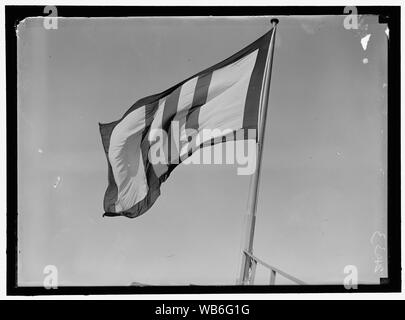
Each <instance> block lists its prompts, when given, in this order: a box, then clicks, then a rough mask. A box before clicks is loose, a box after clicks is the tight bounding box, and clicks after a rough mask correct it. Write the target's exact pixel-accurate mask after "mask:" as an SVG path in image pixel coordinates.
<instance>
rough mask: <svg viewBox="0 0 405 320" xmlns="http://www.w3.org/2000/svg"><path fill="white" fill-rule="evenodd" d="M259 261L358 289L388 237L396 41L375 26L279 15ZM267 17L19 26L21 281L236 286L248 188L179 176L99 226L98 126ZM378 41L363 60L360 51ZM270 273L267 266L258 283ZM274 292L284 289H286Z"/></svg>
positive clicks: (198, 173) (187, 171)
mask: <svg viewBox="0 0 405 320" xmlns="http://www.w3.org/2000/svg"><path fill="white" fill-rule="evenodd" d="M278 18H279V20H280V23H279V25H278V28H277V35H276V44H275V52H274V63H273V70H272V78H271V86H270V98H269V110H268V118H267V124H266V139H265V145H264V151H263V163H262V175H261V184H260V192H259V198H258V201H259V202H258V208H257V220H256V231H255V239H254V254H255V255H256V256H257V257H259V258H260V259H262V260H264V261H266V262H267V263H269V264H270V265H273V266H275V267H278V268H279V269H281V270H283V271H285V272H287V273H289V274H291V275H293V276H295V277H297V278H299V279H301V280H302V281H305V282H306V283H308V284H343V281H344V278H345V277H346V274H345V273H344V269H345V267H346V266H355V267H356V268H357V274H358V279H359V283H379V278H380V277H386V276H387V274H386V254H385V250H384V244H383V243H381V242H379V243H378V244H379V245H380V248H379V249H380V251H378V252H377V253H379V254H381V256H382V265H383V270H382V271H381V270H377V269H376V267H377V264H376V250H377V249H378V248H377V245H378V244H377V243H376V241H375V238H374V240H373V234H375V233H376V232H380V234H386V229H387V226H386V223H387V219H386V218H387V210H386V206H387V205H386V189H387V185H386V148H387V145H386V139H387V135H386V130H387V124H386V120H387V118H386V117H387V37H388V36H387V33H386V25H384V24H379V23H378V22H377V18H376V17H375V16H364V17H363V18H362V19H359V26H358V29H350V30H347V29H345V27H344V24H343V21H344V16H280V17H278ZM269 28H270V23H269V17H244V18H240V17H239V18H235V17H233V18H231V17H221V18H213V17H201V18H181V17H171V18H97V19H90V18H75V19H72V18H66V19H63V18H62V19H59V20H58V27H57V29H46V28H44V25H43V19H42V18H29V19H26V20H25V21H23V22H22V23H20V24H19V26H18V28H17V31H18V32H17V36H18V250H19V251H18V252H19V255H18V282H19V284H20V285H22V286H24V285H27V286H29V285H42V284H43V281H44V277H45V275H44V268H46V266H55V267H56V268H57V270H58V283H59V285H60V286H64V285H65V286H69V285H76V286H77V285H82V286H87V285H106V286H108V285H129V284H131V283H132V282H140V283H145V284H153V285H188V284H202V285H205V284H219V285H221V284H223V285H229V284H235V283H236V279H237V278H238V276H239V272H240V264H241V249H242V243H243V240H244V234H245V224H246V215H247V207H248V194H249V185H250V178H251V177H250V176H240V175H237V167H238V166H237V164H234V165H230V164H227V165H208V164H206V165H180V166H178V167H177V168H176V169H175V171H174V172H173V173H172V174H171V176H170V178H169V179H168V180H167V181H166V182H165V183H164V184H163V185H162V187H161V196H160V198H159V199H158V200H157V201H156V203H155V204H154V206H153V207H152V208H151V209H150V210H149V211H148V212H147V213H145V214H144V215H142V216H141V217H138V218H135V219H128V218H125V217H115V218H108V217H104V218H103V217H102V214H103V207H102V204H103V197H104V192H105V189H106V187H107V162H106V158H105V154H104V151H103V147H102V144H101V138H100V134H99V128H98V123H99V122H101V123H104V122H111V121H114V120H117V119H119V118H120V117H121V116H122V115H123V114H124V112H125V111H126V110H127V109H128V108H129V107H130V106H131V105H132V104H133V103H134V102H135V101H136V100H138V99H140V98H142V97H145V96H147V95H151V94H155V93H158V92H161V91H163V90H165V89H167V88H169V87H171V86H173V85H174V84H176V83H178V82H180V81H182V80H184V79H186V78H188V77H189V76H191V75H193V74H195V73H197V72H199V71H201V70H203V69H205V68H207V67H209V66H211V65H213V64H215V63H217V62H219V61H221V60H223V59H225V58H227V57H229V56H231V55H232V54H233V53H235V52H237V51H238V50H240V49H241V48H243V47H244V46H247V45H248V44H250V43H251V42H253V41H254V40H256V39H257V38H259V37H260V36H261V35H263V34H264V33H265V32H267V31H268V30H269ZM368 34H370V35H371V36H370V38H369V41H368V43H367V47H366V48H365V49H364V47H363V46H362V43H361V39H362V38H364V37H365V36H366V35H368ZM268 280H269V272H268V270H266V269H264V268H260V267H258V269H257V275H256V280H255V284H266V283H268ZM276 283H278V284H290V282H288V281H287V280H285V279H283V278H281V277H280V278H277V279H276Z"/></svg>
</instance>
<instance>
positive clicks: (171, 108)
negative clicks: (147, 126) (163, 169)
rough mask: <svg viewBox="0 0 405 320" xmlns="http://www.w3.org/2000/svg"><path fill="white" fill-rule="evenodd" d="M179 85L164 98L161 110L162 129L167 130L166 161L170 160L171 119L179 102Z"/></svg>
mask: <svg viewBox="0 0 405 320" xmlns="http://www.w3.org/2000/svg"><path fill="white" fill-rule="evenodd" d="M180 91H181V86H180V87H177V88H176V89H175V90H174V91H173V92H172V93H171V94H170V95H169V96H168V97H167V99H166V103H165V109H164V111H163V117H162V125H163V129H165V130H166V132H167V146H168V148H167V151H168V152H167V154H166V159H167V163H170V162H171V152H170V151H171V149H172V143H171V142H172V141H171V121H172V120H173V117H174V116H175V115H176V112H177V105H178V103H179V97H180Z"/></svg>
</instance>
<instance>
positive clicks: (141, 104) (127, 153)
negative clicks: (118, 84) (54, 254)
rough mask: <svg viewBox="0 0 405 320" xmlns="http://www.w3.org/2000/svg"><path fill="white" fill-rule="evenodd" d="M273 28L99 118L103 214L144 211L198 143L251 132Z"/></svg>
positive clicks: (255, 122)
mask: <svg viewBox="0 0 405 320" xmlns="http://www.w3.org/2000/svg"><path fill="white" fill-rule="evenodd" d="M273 30H274V29H271V30H270V31H269V32H267V33H266V34H265V35H263V36H262V37H260V38H259V39H257V40H256V41H255V42H253V43H251V44H250V45H248V46H247V47H245V48H243V49H242V50H240V51H239V52H237V53H235V54H234V55H232V56H231V57H229V58H227V59H225V60H223V61H221V62H219V63H217V64H215V65H214V66H212V67H210V68H208V69H205V70H203V71H201V72H199V73H198V74H196V75H193V76H192V77H189V78H188V79H186V80H184V81H182V82H180V83H178V84H176V85H175V86H173V87H171V88H170V89H167V90H166V91H164V92H161V93H158V94H155V95H151V96H148V97H145V98H142V99H140V100H138V101H137V102H135V104H133V105H132V106H131V107H130V108H129V109H128V110H127V111H126V112H125V114H124V115H123V116H122V118H121V119H120V120H117V121H114V122H111V123H105V124H99V127H100V133H101V138H102V143H103V147H104V152H105V154H106V157H107V163H108V187H107V190H106V192H105V196H104V211H105V213H104V215H105V216H126V217H129V218H135V217H138V216H140V215H141V214H143V213H145V212H146V211H147V210H148V209H149V208H150V207H151V206H152V205H153V204H154V202H155V201H156V199H157V198H158V197H159V195H160V185H161V184H162V183H163V182H164V181H165V180H166V179H167V178H168V177H169V175H170V173H171V172H172V171H173V169H174V168H175V167H176V166H177V165H178V164H180V163H181V162H182V161H184V160H185V159H186V158H187V157H189V156H190V155H191V154H192V153H193V152H194V151H195V150H197V149H198V148H201V147H204V146H207V145H212V144H215V143H220V142H222V141H223V139H224V138H229V137H231V138H233V139H247V138H248V137H247V136H246V134H245V132H246V130H245V129H254V130H257V129H258V121H259V112H260V99H261V96H262V90H263V87H264V80H263V79H264V75H265V68H266V61H267V55H268V54H269V52H270V51H269V50H270V48H269V46H270V40H271V37H272V33H273ZM203 132H210V134H208V135H207V134H205V135H204V134H201V133H203ZM240 132H244V134H242V135H240V134H238V133H240ZM174 136H178V137H179V138H180V139H177V140H176V139H174V138H173V137H174ZM179 141H180V142H179ZM151 159H152V160H151ZM156 159H158V160H159V161H156Z"/></svg>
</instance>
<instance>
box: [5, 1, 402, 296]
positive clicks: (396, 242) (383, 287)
mask: <svg viewBox="0 0 405 320" xmlns="http://www.w3.org/2000/svg"><path fill="white" fill-rule="evenodd" d="M44 8H45V6H5V32H6V90H7V94H6V102H7V109H6V110H7V114H6V119H7V295H13V296H15V295H77V294H80V295H89V294H95V295H99V294H196V293H197V294H207V293H216V294H218V293H223V294H225V293H228V294H234V293H349V292H400V291H401V192H400V190H401V189H400V182H401V181H400V179H401V178H400V172H401V162H400V161H401V160H400V150H401V145H400V107H401V104H400V88H401V85H400V83H401V82H400V81H401V77H400V67H398V66H400V19H401V17H400V9H401V8H400V6H373V7H369V6H357V7H356V8H357V10H358V14H359V15H363V14H373V15H378V16H379V21H380V22H383V23H387V24H388V28H389V40H388V81H389V86H388V145H387V146H388V159H387V169H388V172H387V192H388V193H387V204H388V207H387V211H388V212H387V214H388V217H387V221H388V229H387V246H388V247H387V250H388V255H387V257H388V278H386V279H383V280H384V281H381V283H380V284H377V285H367V284H363V285H362V284H359V285H358V288H357V289H356V290H346V289H345V288H344V286H343V284H342V285H305V286H286V285H275V286H261V285H255V286H144V287H137V286H127V287H126V286H108V287H105V286H97V287H76V286H75V287H59V288H58V289H45V288H44V287H19V286H18V284H17V256H18V252H17V250H18V248H17V240H18V239H17V237H18V234H17V215H18V209H17V207H18V206H17V203H18V202H17V201H18V198H17V192H18V189H17V134H18V132H17V41H16V35H15V27H16V26H17V25H18V23H19V22H20V21H21V20H23V19H24V18H26V17H31V16H45V14H44V12H43V11H44ZM57 9H58V16H63V17H78V16H80V17H129V16H208V15H212V16H247V15H269V16H274V17H278V16H283V15H287V16H288V15H343V14H344V7H343V6H341V7H336V6H333V7H332V6H328V7H315V6H305V7H304V6H297V7H285V6H283V7H282V6H277V7H268V6H255V7H249V6H243V7H231V6H217V7H206V6H198V7H191V6H190V7H179V6H173V7H159V6H149V7H145V6H131V7H128V6H57Z"/></svg>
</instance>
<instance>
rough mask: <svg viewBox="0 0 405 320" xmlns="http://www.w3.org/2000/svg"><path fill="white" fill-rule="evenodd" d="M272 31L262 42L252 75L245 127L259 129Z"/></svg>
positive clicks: (245, 113)
mask: <svg viewBox="0 0 405 320" xmlns="http://www.w3.org/2000/svg"><path fill="white" fill-rule="evenodd" d="M272 31H273V29H272ZM272 31H271V32H269V33H267V34H266V39H265V41H263V42H262V43H261V45H260V47H259V52H258V53H257V57H256V63H255V66H254V68H253V71H252V75H251V77H250V82H249V87H248V92H247V95H246V102H245V111H244V114H243V128H255V129H257V122H258V115H259V107H260V106H259V104H260V92H261V90H262V84H263V76H264V68H265V66H266V58H267V52H268V50H269V44H270V39H271V35H272V33H273V32H272Z"/></svg>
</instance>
